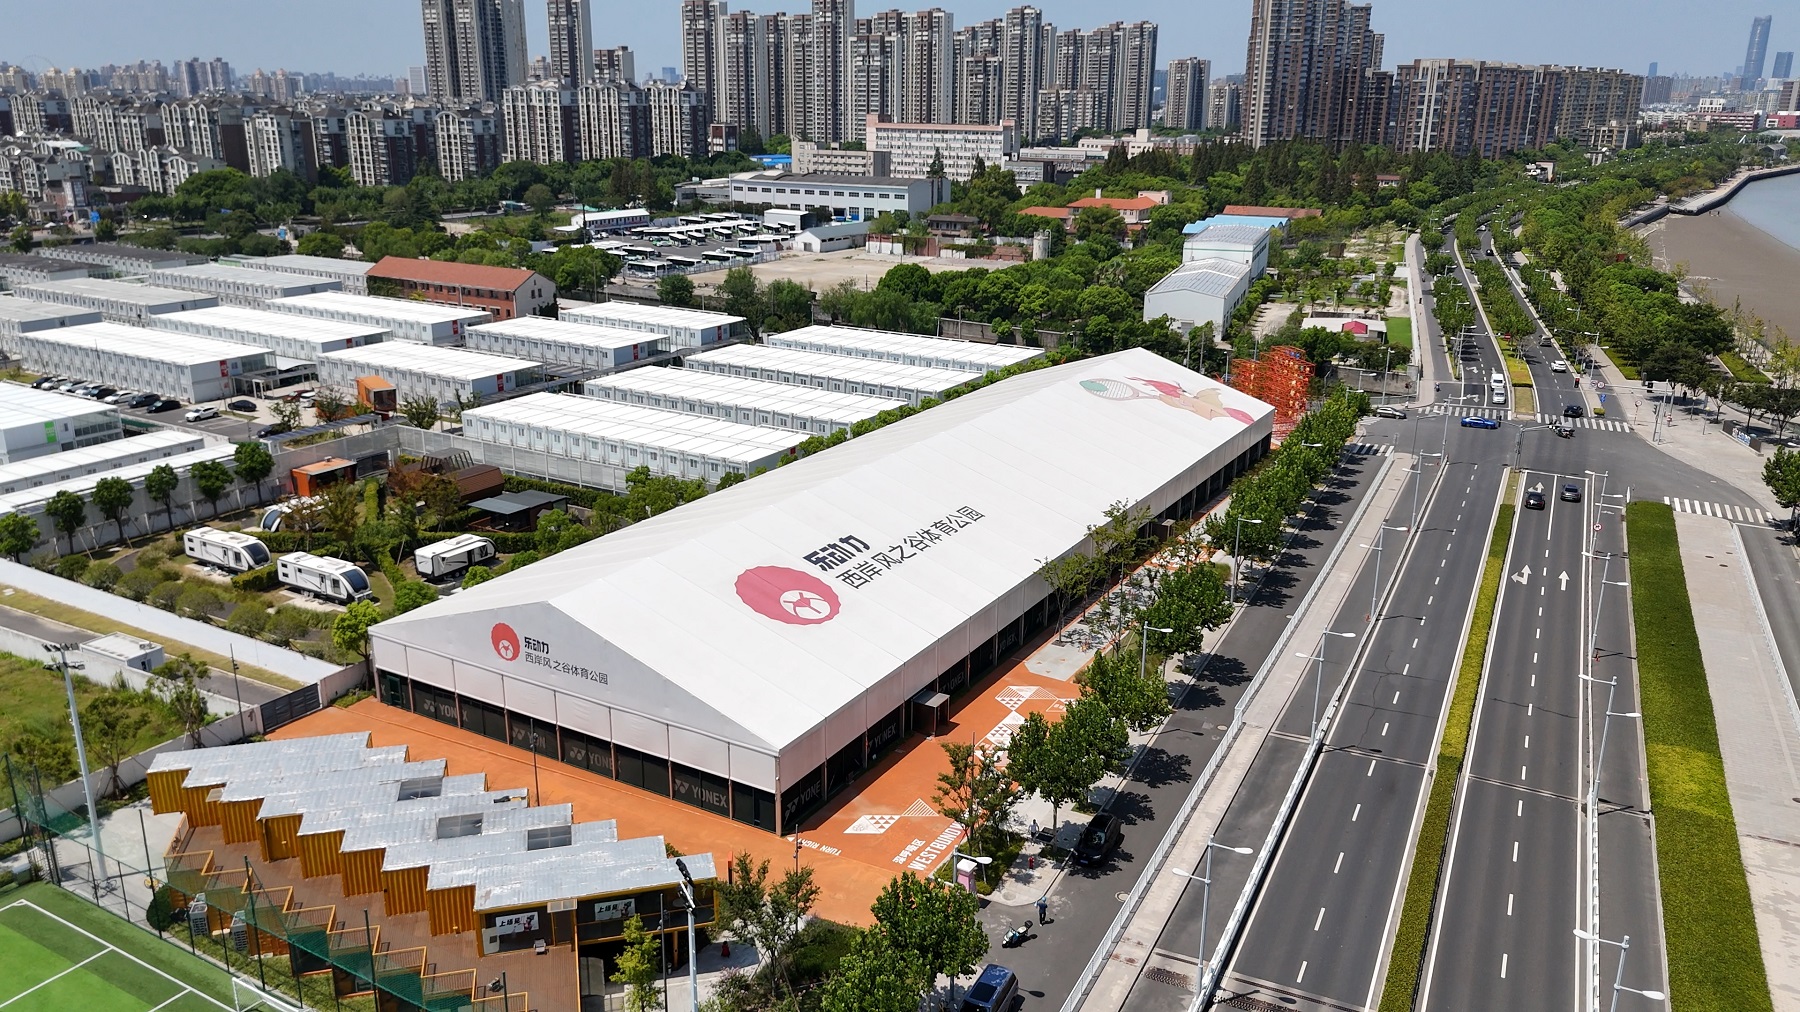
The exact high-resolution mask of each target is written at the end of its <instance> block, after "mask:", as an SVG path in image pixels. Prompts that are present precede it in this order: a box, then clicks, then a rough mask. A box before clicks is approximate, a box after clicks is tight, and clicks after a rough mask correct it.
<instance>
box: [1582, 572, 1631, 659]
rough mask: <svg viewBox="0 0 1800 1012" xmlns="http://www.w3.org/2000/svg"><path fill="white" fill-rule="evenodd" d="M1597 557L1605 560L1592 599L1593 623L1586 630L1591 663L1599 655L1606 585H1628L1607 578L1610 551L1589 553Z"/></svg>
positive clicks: (1628, 583)
mask: <svg viewBox="0 0 1800 1012" xmlns="http://www.w3.org/2000/svg"><path fill="white" fill-rule="evenodd" d="M1594 557H1598V558H1601V559H1604V560H1605V561H1604V562H1602V563H1601V564H1600V593H1599V595H1598V596H1597V597H1596V599H1595V601H1594V625H1593V628H1591V629H1589V630H1588V662H1589V663H1592V662H1594V661H1595V660H1598V659H1599V656H1600V646H1599V643H1600V609H1602V608H1604V607H1605V606H1606V588H1607V587H1629V586H1631V581H1629V580H1608V579H1607V578H1606V576H1607V574H1608V573H1609V572H1611V571H1612V553H1611V552H1603V553H1599V554H1598V556H1596V555H1595V554H1594V553H1589V558H1594Z"/></svg>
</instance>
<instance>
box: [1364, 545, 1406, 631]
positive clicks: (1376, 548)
mask: <svg viewBox="0 0 1800 1012" xmlns="http://www.w3.org/2000/svg"><path fill="white" fill-rule="evenodd" d="M1405 530H1407V528H1405V527H1390V526H1389V525H1387V524H1382V525H1381V530H1380V531H1379V532H1377V534H1376V535H1375V543H1374V544H1372V545H1363V546H1362V547H1363V548H1366V549H1368V550H1369V551H1372V552H1374V553H1375V585H1374V586H1372V587H1370V588H1369V618H1368V621H1369V622H1371V623H1372V622H1374V621H1375V602H1376V601H1377V600H1379V599H1380V596H1381V551H1382V549H1383V548H1384V547H1385V546H1386V544H1387V532H1389V531H1405Z"/></svg>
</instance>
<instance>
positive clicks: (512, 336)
mask: <svg viewBox="0 0 1800 1012" xmlns="http://www.w3.org/2000/svg"><path fill="white" fill-rule="evenodd" d="M463 347H465V348H468V349H469V350H470V351H485V352H491V353H492V354H495V355H511V356H513V357H515V358H528V359H531V360H532V361H534V362H544V363H547V364H550V365H559V366H568V367H571V368H577V369H605V370H608V371H611V370H614V369H624V368H627V367H629V366H632V365H637V364H639V363H643V362H648V361H650V360H652V359H658V358H665V357H667V354H668V351H667V349H668V339H667V338H664V337H659V336H656V335H652V334H646V333H644V332H642V331H632V330H617V329H615V328H612V327H602V326H590V325H587V324H582V323H570V322H568V321H567V320H552V319H549V318H548V317H543V316H517V317H514V318H513V319H510V320H495V321H494V322H493V323H483V324H479V325H477V326H474V327H470V328H469V329H468V331H467V332H465V333H464V334H463Z"/></svg>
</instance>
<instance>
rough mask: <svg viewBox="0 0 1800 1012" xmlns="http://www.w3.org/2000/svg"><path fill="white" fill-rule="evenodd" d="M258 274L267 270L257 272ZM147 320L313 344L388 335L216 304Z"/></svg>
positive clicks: (185, 329)
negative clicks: (206, 307)
mask: <svg viewBox="0 0 1800 1012" xmlns="http://www.w3.org/2000/svg"><path fill="white" fill-rule="evenodd" d="M256 273H258V274H262V273H267V272H264V271H257V272H256ZM308 280H317V279H308ZM146 322H148V323H149V324H150V326H151V327H152V328H153V329H156V330H176V331H181V332H182V333H188V334H195V333H200V332H201V330H202V329H206V330H229V331H234V332H236V333H239V334H243V335H245V336H246V338H247V339H248V340H251V341H254V340H255V338H256V336H262V337H269V338H281V339H285V340H290V341H304V342H307V343H309V344H324V343H325V342H327V341H362V342H365V343H377V342H380V341H381V340H382V339H384V338H386V337H387V335H388V331H387V330H386V329H385V328H383V327H378V326H375V325H374V324H370V323H346V322H344V321H342V320H321V319H318V318H316V317H311V316H295V315H294V314H292V313H272V312H270V311H268V310H266V309H249V308H247V307H244V306H213V307H211V308H208V309H190V310H188V311H186V312H182V313H164V314H162V315H160V316H154V317H151V318H150V319H149V320H148V321H146Z"/></svg>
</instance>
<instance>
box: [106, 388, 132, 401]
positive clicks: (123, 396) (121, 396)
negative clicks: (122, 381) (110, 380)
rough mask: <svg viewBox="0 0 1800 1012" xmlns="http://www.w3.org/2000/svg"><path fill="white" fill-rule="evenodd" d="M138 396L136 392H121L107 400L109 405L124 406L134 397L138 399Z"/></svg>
mask: <svg viewBox="0 0 1800 1012" xmlns="http://www.w3.org/2000/svg"><path fill="white" fill-rule="evenodd" d="M136 396H137V391H136V390H121V391H119V392H118V393H116V394H113V395H112V396H111V397H108V398H106V403H108V404H123V403H125V402H126V401H128V400H131V399H132V398H133V397H136Z"/></svg>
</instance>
